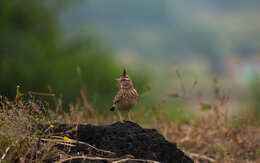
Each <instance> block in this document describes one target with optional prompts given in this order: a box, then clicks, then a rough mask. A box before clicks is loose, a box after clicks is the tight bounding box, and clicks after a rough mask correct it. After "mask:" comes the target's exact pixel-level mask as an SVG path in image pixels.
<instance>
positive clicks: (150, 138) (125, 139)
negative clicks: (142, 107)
mask: <svg viewBox="0 0 260 163" xmlns="http://www.w3.org/2000/svg"><path fill="white" fill-rule="evenodd" d="M75 126H76V125H68V124H55V128H54V130H55V132H64V131H66V130H69V129H71V128H72V127H75ZM69 136H70V138H72V139H76V140H79V141H82V142H86V143H88V144H90V145H93V146H95V147H97V148H99V149H103V150H108V151H112V152H114V153H116V157H123V156H125V155H132V156H134V157H135V158H137V159H147V160H154V161H159V162H164V163H168V162H169V163H192V162H193V161H192V160H191V159H190V158H189V157H188V156H186V155H185V154H184V153H183V152H182V151H181V150H179V149H178V148H177V146H176V144H175V143H170V142H168V141H167V140H165V138H164V137H163V136H162V135H161V134H159V133H158V132H157V131H156V130H155V129H144V128H142V127H140V126H139V125H138V124H136V123H133V122H130V121H124V123H121V122H116V123H114V124H112V125H103V126H93V125H81V124H79V125H77V132H76V131H75V132H71V133H70V134H69Z"/></svg>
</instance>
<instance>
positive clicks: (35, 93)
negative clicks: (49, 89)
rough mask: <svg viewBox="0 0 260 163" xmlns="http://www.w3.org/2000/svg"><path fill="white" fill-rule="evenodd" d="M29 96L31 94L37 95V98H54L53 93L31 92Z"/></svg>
mask: <svg viewBox="0 0 260 163" xmlns="http://www.w3.org/2000/svg"><path fill="white" fill-rule="evenodd" d="M29 94H32V95H39V96H53V97H54V96H55V94H54V93H43V92H32V91H30V92H29Z"/></svg>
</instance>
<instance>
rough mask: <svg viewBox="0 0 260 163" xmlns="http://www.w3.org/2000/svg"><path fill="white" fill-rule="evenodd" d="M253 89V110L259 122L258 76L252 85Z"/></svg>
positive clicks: (259, 83)
mask: <svg viewBox="0 0 260 163" xmlns="http://www.w3.org/2000/svg"><path fill="white" fill-rule="evenodd" d="M250 87H251V95H252V100H251V103H252V108H253V111H254V113H255V119H256V120H257V121H259V117H260V110H259V109H260V77H259V76H258V77H257V76H256V77H255V78H254V79H253V80H252V83H251V85H250Z"/></svg>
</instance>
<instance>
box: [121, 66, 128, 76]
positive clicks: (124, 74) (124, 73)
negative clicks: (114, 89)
mask: <svg viewBox="0 0 260 163" xmlns="http://www.w3.org/2000/svg"><path fill="white" fill-rule="evenodd" d="M122 77H123V78H126V77H127V75H126V70H125V68H124V70H123V74H122Z"/></svg>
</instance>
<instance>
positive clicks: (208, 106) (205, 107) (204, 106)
mask: <svg viewBox="0 0 260 163" xmlns="http://www.w3.org/2000/svg"><path fill="white" fill-rule="evenodd" d="M200 107H201V110H203V111H204V110H210V109H211V108H212V107H211V105H210V104H200Z"/></svg>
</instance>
